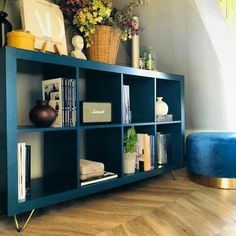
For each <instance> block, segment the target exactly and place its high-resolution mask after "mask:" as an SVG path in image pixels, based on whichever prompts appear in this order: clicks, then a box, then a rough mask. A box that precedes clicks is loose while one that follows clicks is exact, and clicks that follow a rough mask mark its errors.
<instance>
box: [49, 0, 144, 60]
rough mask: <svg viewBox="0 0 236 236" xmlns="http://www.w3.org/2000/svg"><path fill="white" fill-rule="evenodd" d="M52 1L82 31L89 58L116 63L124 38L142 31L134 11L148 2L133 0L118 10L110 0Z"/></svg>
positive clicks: (129, 37)
mask: <svg viewBox="0 0 236 236" xmlns="http://www.w3.org/2000/svg"><path fill="white" fill-rule="evenodd" d="M48 1H50V2H53V3H55V4H58V5H59V6H60V8H61V10H62V12H63V14H64V16H65V18H66V19H67V20H69V22H70V23H71V24H72V25H74V26H75V27H76V28H77V29H78V31H79V32H80V33H81V34H82V36H83V38H84V40H85V43H86V47H87V48H88V57H89V59H91V60H95V61H102V62H107V63H112V64H114V63H115V61H116V56H117V52H118V48H119V43H120V39H121V40H123V41H126V40H128V39H131V38H132V36H133V35H137V34H138V33H139V26H138V23H137V21H136V20H135V19H134V18H133V16H134V10H135V9H136V8H137V7H139V6H141V5H143V4H145V3H146V2H148V0H131V2H130V3H129V4H128V5H127V6H126V7H125V8H124V9H123V10H117V9H115V8H113V6H112V2H111V1H110V0H77V1H75V0H48ZM97 35H98V36H97ZM105 36H107V37H105ZM97 40H99V41H97ZM100 53H101V54H100ZM105 53H106V54H105ZM108 53H112V55H109V54H108Z"/></svg>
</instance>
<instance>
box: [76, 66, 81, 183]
mask: <svg viewBox="0 0 236 236" xmlns="http://www.w3.org/2000/svg"><path fill="white" fill-rule="evenodd" d="M79 80H80V68H79V67H76V108H77V109H76V120H77V122H76V123H77V124H76V126H77V130H76V137H77V188H80V90H79V88H80V86H79Z"/></svg>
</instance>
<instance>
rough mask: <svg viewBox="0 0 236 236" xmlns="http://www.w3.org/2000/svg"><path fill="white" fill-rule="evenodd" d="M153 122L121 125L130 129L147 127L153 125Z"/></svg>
mask: <svg viewBox="0 0 236 236" xmlns="http://www.w3.org/2000/svg"><path fill="white" fill-rule="evenodd" d="M155 124H156V123H155V122H142V123H129V124H123V126H124V127H130V126H148V125H155Z"/></svg>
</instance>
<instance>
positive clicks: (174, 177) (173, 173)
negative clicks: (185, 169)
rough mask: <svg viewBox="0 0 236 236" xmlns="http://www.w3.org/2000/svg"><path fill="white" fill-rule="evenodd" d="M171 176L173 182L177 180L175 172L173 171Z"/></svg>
mask: <svg viewBox="0 0 236 236" xmlns="http://www.w3.org/2000/svg"><path fill="white" fill-rule="evenodd" d="M171 174H172V177H173V180H177V178H176V176H175V172H174V171H173V170H172V171H171Z"/></svg>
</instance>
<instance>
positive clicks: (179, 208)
mask: <svg viewBox="0 0 236 236" xmlns="http://www.w3.org/2000/svg"><path fill="white" fill-rule="evenodd" d="M176 175H177V178H178V179H177V180H176V181H173V180H172V177H171V174H167V175H164V176H161V177H157V178H152V179H149V180H145V181H142V182H137V183H134V184H132V185H128V186H125V187H122V188H119V189H113V190H110V191H106V192H103V193H100V194H96V195H93V196H89V197H86V198H83V199H80V200H76V201H71V202H67V203H64V204H59V205H57V206H52V207H49V208H45V209H43V210H40V211H36V213H35V215H34V216H33V218H32V220H31V222H30V224H29V226H28V228H27V229H26V230H25V231H24V232H23V233H20V234H19V233H17V232H16V231H15V230H14V222H13V219H12V218H7V217H5V216H0V235H4V236H5V235H6V236H12V235H18V236H19V235H23V236H25V235H30V236H31V235H32V236H35V235H43V236H68V235H69V236H75V235H76V236H80V235H84V236H91V235H96V236H127V235H137V236H139V235H140V236H155V235H161V236H185V235H187V236H194V235H197V236H211V235H212V236H213V235H216V236H236V190H219V189H212V188H207V187H203V186H201V185H197V184H195V183H193V182H191V181H190V180H189V179H188V178H187V174H186V171H185V170H184V169H183V170H179V171H177V172H176Z"/></svg>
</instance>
